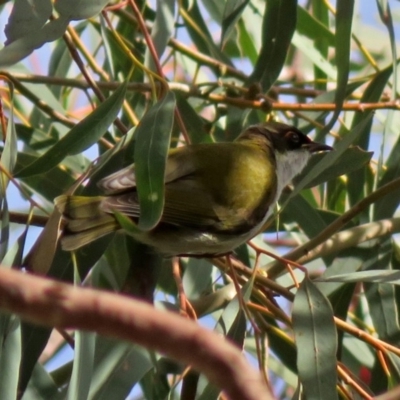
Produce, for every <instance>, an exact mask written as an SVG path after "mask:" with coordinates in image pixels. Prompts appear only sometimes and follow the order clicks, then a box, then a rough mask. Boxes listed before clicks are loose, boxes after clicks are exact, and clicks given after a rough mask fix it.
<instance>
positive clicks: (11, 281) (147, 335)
mask: <svg viewBox="0 0 400 400" xmlns="http://www.w3.org/2000/svg"><path fill="white" fill-rule="evenodd" d="M0 309H1V310H2V311H6V312H10V313H15V314H18V315H19V316H20V317H21V318H23V319H25V320H27V321H30V322H33V323H36V324H39V325H46V326H51V327H58V328H64V329H65V328H74V329H81V330H90V331H94V332H97V333H98V334H101V335H104V336H109V337H113V338H117V339H121V340H128V341H131V342H134V343H137V344H139V345H142V346H145V347H147V348H151V349H154V350H156V351H158V352H160V353H162V354H165V355H167V356H169V357H171V358H174V359H175V360H178V361H180V362H183V363H185V364H188V365H191V366H192V367H193V368H195V369H196V370H198V371H200V372H203V373H204V374H205V375H206V376H207V378H208V379H209V380H210V382H213V383H214V384H215V385H217V386H218V387H219V388H221V389H222V390H223V391H224V393H225V394H226V396H227V397H228V398H229V399H238V400H261V399H262V400H264V399H265V400H270V399H271V400H272V398H273V397H272V395H271V394H270V392H269V390H268V387H267V386H266V384H265V383H264V381H263V380H262V378H261V375H260V374H259V373H258V371H256V370H255V369H253V367H251V366H250V365H249V363H248V362H247V361H246V359H245V357H244V356H243V355H242V354H241V352H240V350H239V349H238V348H236V347H235V346H234V345H233V344H231V343H229V342H228V341H227V340H225V339H224V338H222V337H221V336H219V335H217V334H216V333H215V332H212V331H208V330H206V329H204V328H202V327H200V326H199V325H197V324H196V323H195V322H193V321H191V320H188V319H185V318H183V317H181V316H179V315H177V314H174V313H171V312H166V311H159V310H156V309H154V308H153V307H152V306H150V305H148V304H145V303H143V302H140V301H137V300H134V299H132V298H128V297H126V296H123V295H120V294H115V293H111V292H106V291H100V290H95V289H89V288H82V287H74V286H72V285H68V284H64V283H60V282H57V281H54V280H51V279H47V278H42V277H37V276H34V275H31V274H28V273H22V272H19V271H15V270H10V269H7V268H1V267H0Z"/></svg>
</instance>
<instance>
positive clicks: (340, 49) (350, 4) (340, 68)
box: [324, 0, 354, 132]
mask: <svg viewBox="0 0 400 400" xmlns="http://www.w3.org/2000/svg"><path fill="white" fill-rule="evenodd" d="M353 11H354V0H338V1H337V3H336V18H335V23H336V29H335V38H336V46H335V48H336V53H335V55H336V65H337V85H336V96H335V104H336V110H335V112H334V113H333V116H332V119H331V121H330V122H329V123H328V124H327V126H326V127H325V128H324V131H325V132H328V131H329V130H330V129H331V128H332V126H333V125H334V124H335V122H336V120H337V118H338V116H339V114H340V113H341V111H342V105H343V101H344V99H345V97H346V88H347V83H348V79H349V71H350V51H351V26H352V22H353Z"/></svg>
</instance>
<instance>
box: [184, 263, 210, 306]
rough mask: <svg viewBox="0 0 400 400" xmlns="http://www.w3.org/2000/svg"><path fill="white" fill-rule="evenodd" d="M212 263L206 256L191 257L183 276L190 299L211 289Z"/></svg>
mask: <svg viewBox="0 0 400 400" xmlns="http://www.w3.org/2000/svg"><path fill="white" fill-rule="evenodd" d="M212 268H213V267H212V264H210V262H208V261H207V260H206V259H204V258H189V261H188V264H187V266H186V268H185V272H184V274H183V278H182V284H183V288H184V290H185V294H186V296H187V297H188V299H195V298H198V297H200V296H201V295H202V294H203V293H205V292H207V291H209V290H210V289H211V272H212Z"/></svg>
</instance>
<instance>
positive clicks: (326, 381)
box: [292, 276, 338, 400]
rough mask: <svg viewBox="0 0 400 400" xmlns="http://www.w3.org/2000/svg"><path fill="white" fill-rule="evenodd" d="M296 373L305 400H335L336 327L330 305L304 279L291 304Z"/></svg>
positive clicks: (309, 281)
mask: <svg viewBox="0 0 400 400" xmlns="http://www.w3.org/2000/svg"><path fill="white" fill-rule="evenodd" d="M292 320H293V330H294V335H295V339H296V346H297V369H298V371H299V378H300V381H301V383H302V385H303V388H304V393H305V396H306V398H307V400H320V399H324V400H331V399H332V400H333V399H335V400H336V399H338V395H337V392H336V383H337V372H336V350H337V337H336V327H335V323H334V321H333V312H332V308H331V305H330V303H329V301H328V300H327V299H326V297H324V296H323V295H322V293H321V292H320V291H319V290H318V289H317V287H316V286H315V285H314V284H313V283H312V281H311V280H310V279H309V278H308V277H307V276H306V277H305V278H304V280H303V282H302V283H301V285H300V287H299V289H298V291H297V293H296V296H295V299H294V302H293V313H292Z"/></svg>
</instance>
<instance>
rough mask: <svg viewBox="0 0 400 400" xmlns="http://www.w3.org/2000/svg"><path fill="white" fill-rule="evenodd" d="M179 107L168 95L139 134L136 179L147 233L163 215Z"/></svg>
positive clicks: (141, 225)
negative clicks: (165, 185) (170, 155)
mask: <svg viewBox="0 0 400 400" xmlns="http://www.w3.org/2000/svg"><path fill="white" fill-rule="evenodd" d="M175 104H176V101H175V95H174V94H173V92H168V93H167V94H166V96H165V97H164V98H163V99H162V100H161V101H159V102H158V103H156V104H155V105H154V106H153V107H151V108H150V109H149V111H148V112H147V113H146V114H145V116H144V117H143V118H142V120H141V121H140V124H139V126H138V127H137V129H136V131H135V135H136V146H135V175H136V182H137V189H138V195H139V202H140V218H139V223H138V226H139V228H140V229H143V230H150V229H152V228H153V227H154V226H156V225H157V223H158V221H159V220H160V218H161V214H162V211H163V207H164V171H165V165H166V162H167V156H168V149H169V143H170V139H171V132H172V126H173V123H174V111H175Z"/></svg>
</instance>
